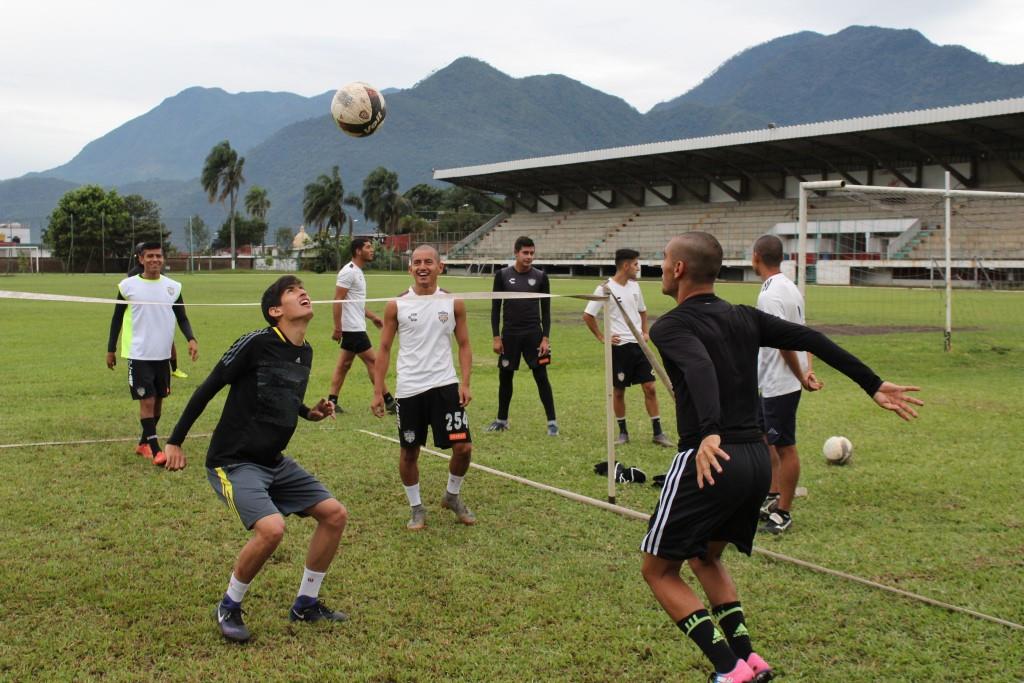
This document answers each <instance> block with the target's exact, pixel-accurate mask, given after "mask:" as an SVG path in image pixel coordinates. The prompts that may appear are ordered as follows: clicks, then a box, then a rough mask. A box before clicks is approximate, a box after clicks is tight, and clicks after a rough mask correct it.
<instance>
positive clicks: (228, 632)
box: [213, 601, 250, 643]
mask: <svg viewBox="0 0 1024 683" xmlns="http://www.w3.org/2000/svg"><path fill="white" fill-rule="evenodd" d="M235 604H236V605H237V606H235V607H225V606H224V602H223V601H221V602H218V603H217V606H216V607H215V608H214V610H213V616H214V617H215V618H216V619H217V626H218V627H220V634H221V635H222V636H224V637H225V638H227V639H228V640H230V641H232V642H234V643H244V642H246V641H247V640H249V638H250V635H249V629H248V628H246V626H245V622H244V621H242V606H241V605H239V604H238V603H235Z"/></svg>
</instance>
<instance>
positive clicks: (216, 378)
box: [167, 363, 227, 446]
mask: <svg viewBox="0 0 1024 683" xmlns="http://www.w3.org/2000/svg"><path fill="white" fill-rule="evenodd" d="M226 384H227V381H225V379H224V365H223V364H222V363H217V365H215V366H214V368H213V372H211V373H210V376H209V377H207V378H206V380H205V381H204V382H203V383H202V384H200V385H199V387H198V388H197V389H196V390H195V392H194V393H193V394H192V398H190V399H189V400H188V404H187V405H186V406H185V410H184V411H183V412H182V413H181V417H179V418H178V424H176V425H174V431H173V432H171V435H170V437H168V439H167V443H169V444H171V445H174V446H180V445H181V443H182V442H183V441H184V440H185V437H186V436H188V430H190V429H192V425H193V424H195V421H196V420H198V419H199V416H200V415H202V414H203V410H205V409H206V404H207V403H209V402H210V399H212V398H213V397H214V396H216V395H217V392H218V391H220V390H221V389H223V388H224V385H226Z"/></svg>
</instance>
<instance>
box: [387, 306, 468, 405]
mask: <svg viewBox="0 0 1024 683" xmlns="http://www.w3.org/2000/svg"><path fill="white" fill-rule="evenodd" d="M443 291H444V290H442V289H440V288H438V289H437V290H436V292H438V293H440V292H443ZM395 301H396V303H397V304H398V364H397V367H398V385H397V386H396V387H395V397H396V398H408V397H410V396H415V395H417V394H422V393H423V392H424V391H427V390H429V389H433V388H434V387H443V386H446V385H448V384H455V383H457V382H458V381H459V378H458V375H456V374H455V365H454V364H453V363H452V341H451V338H452V333H453V332H454V331H455V300H454V299H430V298H427V297H421V296H417V295H416V294H415V292H413V289H412V287H410V288H409V291H407V292H406V293H405V294H403V295H402V296H400V297H398V299H396V300H395Z"/></svg>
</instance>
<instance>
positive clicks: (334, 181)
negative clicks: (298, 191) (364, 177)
mask: <svg viewBox="0 0 1024 683" xmlns="http://www.w3.org/2000/svg"><path fill="white" fill-rule="evenodd" d="M345 206H352V207H355V208H356V209H361V208H362V202H360V201H359V197H357V196H356V195H354V194H350V195H348V196H345V185H344V184H343V183H342V181H341V176H340V175H339V174H338V167H337V166H335V167H333V168H332V169H331V175H327V174H325V173H322V174H320V177H319V178H317V179H316V180H315V181H314V182H312V183H310V184H309V185H306V189H305V196H304V197H303V200H302V217H303V218H304V219H305V221H306V222H307V223H309V224H310V225H315V226H317V233H318V234H323V232H324V231H328V233H329V231H330V230H331V229H332V228H333V229H334V236H335V237H338V236H339V235H341V231H342V229H343V228H344V227H345V223H346V222H348V224H349V228H348V235H349V237H352V223H351V221H349V220H348V218H349V217H348V214H346V213H345V209H344V207H345ZM328 236H329V235H328Z"/></svg>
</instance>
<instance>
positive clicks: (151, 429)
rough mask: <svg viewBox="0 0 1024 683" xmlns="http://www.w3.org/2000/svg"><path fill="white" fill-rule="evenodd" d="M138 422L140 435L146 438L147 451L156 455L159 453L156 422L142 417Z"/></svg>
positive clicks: (150, 418)
mask: <svg viewBox="0 0 1024 683" xmlns="http://www.w3.org/2000/svg"><path fill="white" fill-rule="evenodd" d="M139 422H141V423H142V435H143V436H144V437H146V443H148V444H149V450H150V451H151V452H152V453H153V455H156V454H157V453H159V452H160V441H159V439H157V438H156V420H155V419H154V418H152V417H144V418H142V419H141V420H139Z"/></svg>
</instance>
